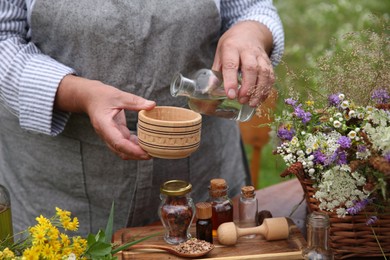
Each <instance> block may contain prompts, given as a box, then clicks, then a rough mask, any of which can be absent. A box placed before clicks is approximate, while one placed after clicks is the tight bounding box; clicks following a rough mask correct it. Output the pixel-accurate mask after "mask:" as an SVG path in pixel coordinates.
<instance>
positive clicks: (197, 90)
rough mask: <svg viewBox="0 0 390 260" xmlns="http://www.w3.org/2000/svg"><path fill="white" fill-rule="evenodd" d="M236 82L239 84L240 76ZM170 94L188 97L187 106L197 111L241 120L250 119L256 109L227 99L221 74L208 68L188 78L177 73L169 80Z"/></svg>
mask: <svg viewBox="0 0 390 260" xmlns="http://www.w3.org/2000/svg"><path fill="white" fill-rule="evenodd" d="M238 82H239V86H240V83H241V80H240V77H239V78H238ZM171 95H172V96H174V97H177V96H186V97H188V98H189V100H188V106H189V107H190V108H191V109H192V110H194V111H196V112H198V113H201V114H205V115H209V116H218V117H222V118H227V119H231V120H237V121H241V122H245V121H248V120H249V119H251V118H252V116H253V114H254V112H255V110H256V108H254V107H250V106H249V104H248V103H246V104H241V103H240V102H238V100H237V99H229V98H228V97H227V96H226V92H225V89H224V86H223V81H222V74H221V73H220V72H217V71H213V70H209V69H200V70H198V71H196V72H195V73H194V74H193V75H192V76H191V77H190V78H186V77H184V76H183V75H182V74H180V73H177V74H176V75H175V76H174V77H173V79H172V82H171Z"/></svg>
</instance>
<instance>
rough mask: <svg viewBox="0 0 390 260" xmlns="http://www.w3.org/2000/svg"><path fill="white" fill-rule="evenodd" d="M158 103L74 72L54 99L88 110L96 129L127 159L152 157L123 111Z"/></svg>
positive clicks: (76, 109) (64, 106) (73, 108)
mask: <svg viewBox="0 0 390 260" xmlns="http://www.w3.org/2000/svg"><path fill="white" fill-rule="evenodd" d="M155 106H156V103H155V102H154V101H150V100H146V99H144V98H142V97H139V96H136V95H133V94H130V93H127V92H124V91H121V90H119V89H116V88H114V87H112V86H109V85H105V84H103V83H102V82H100V81H95V80H88V79H84V78H81V77H77V76H74V75H67V76H65V77H64V79H63V80H62V81H61V83H60V86H59V88H58V91H57V94H56V99H55V108H56V109H59V110H63V111H67V112H74V113H86V114H88V116H89V118H90V120H91V123H92V126H93V127H94V129H95V131H96V133H97V134H98V135H99V136H100V138H101V139H102V140H103V141H104V142H105V143H106V144H107V146H108V147H109V148H110V150H111V151H113V152H114V153H115V154H117V155H118V156H119V157H120V158H122V159H124V160H148V159H150V158H151V157H150V156H149V155H148V154H147V153H146V152H145V151H144V150H143V149H142V148H141V147H140V146H139V145H138V139H137V136H135V135H133V134H131V133H130V131H129V129H128V128H127V124H126V117H125V112H124V111H125V110H133V111H139V110H142V109H145V110H150V109H152V108H154V107H155Z"/></svg>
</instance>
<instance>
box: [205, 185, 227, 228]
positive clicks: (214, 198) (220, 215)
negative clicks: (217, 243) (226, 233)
mask: <svg viewBox="0 0 390 260" xmlns="http://www.w3.org/2000/svg"><path fill="white" fill-rule="evenodd" d="M228 190H229V187H228V185H227V183H226V181H225V180H224V179H212V180H211V181H210V186H209V199H208V202H210V203H211V206H212V216H211V221H212V223H213V236H217V229H218V227H219V225H221V224H222V223H225V222H232V221H233V202H232V201H231V199H230V198H229V197H228Z"/></svg>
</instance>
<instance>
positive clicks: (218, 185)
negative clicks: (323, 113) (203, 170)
mask: <svg viewBox="0 0 390 260" xmlns="http://www.w3.org/2000/svg"><path fill="white" fill-rule="evenodd" d="M226 188H227V184H226V181H225V179H212V180H211V181H210V189H212V190H224V189H226Z"/></svg>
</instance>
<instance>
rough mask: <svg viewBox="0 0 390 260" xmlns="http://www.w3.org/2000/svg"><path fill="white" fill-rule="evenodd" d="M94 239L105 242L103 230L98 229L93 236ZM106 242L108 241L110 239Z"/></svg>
mask: <svg viewBox="0 0 390 260" xmlns="http://www.w3.org/2000/svg"><path fill="white" fill-rule="evenodd" d="M95 240H96V241H98V242H102V243H107V242H106V234H105V233H104V231H103V230H101V229H100V230H99V232H98V233H97V234H96V236H95ZM108 243H110V241H109V242H108Z"/></svg>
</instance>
